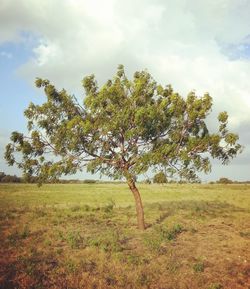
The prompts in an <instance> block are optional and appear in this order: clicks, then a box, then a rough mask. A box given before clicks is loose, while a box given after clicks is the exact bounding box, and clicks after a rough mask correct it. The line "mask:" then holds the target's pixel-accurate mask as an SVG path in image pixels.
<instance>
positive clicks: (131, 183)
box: [127, 179, 145, 230]
mask: <svg viewBox="0 0 250 289" xmlns="http://www.w3.org/2000/svg"><path fill="white" fill-rule="evenodd" d="M127 183H128V186H129V188H130V190H131V191H132V193H133V195H134V198H135V207H136V214H137V225H138V229H140V230H145V222H144V211H143V206H142V201H141V196H140V192H139V191H138V189H137V187H136V185H135V181H134V180H133V179H128V180H127Z"/></svg>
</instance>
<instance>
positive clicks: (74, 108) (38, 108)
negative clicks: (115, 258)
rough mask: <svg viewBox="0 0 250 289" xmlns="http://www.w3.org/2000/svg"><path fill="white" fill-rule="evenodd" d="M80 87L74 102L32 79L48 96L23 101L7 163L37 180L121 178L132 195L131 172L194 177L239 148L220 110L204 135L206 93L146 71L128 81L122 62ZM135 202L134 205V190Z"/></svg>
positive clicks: (207, 107)
mask: <svg viewBox="0 0 250 289" xmlns="http://www.w3.org/2000/svg"><path fill="white" fill-rule="evenodd" d="M82 85H83V88H84V91H85V98H84V100H83V102H81V103H80V102H79V101H78V100H77V99H76V98H75V97H74V96H73V95H70V94H68V93H67V92H66V90H64V89H62V90H60V91H59V90H57V89H56V88H55V86H54V85H53V84H51V83H50V81H49V80H43V79H40V78H38V79H37V80H36V86H37V87H39V88H43V89H44V92H45V95H46V97H47V99H46V101H45V102H44V103H43V104H42V105H35V104H34V103H30V105H29V106H28V108H27V109H26V110H25V112H24V114H25V116H26V118H27V119H28V130H29V135H28V136H25V135H24V134H23V133H19V132H13V133H12V135H11V143H10V144H8V145H7V147H6V152H5V158H6V160H7V162H8V164H9V165H13V164H17V166H18V167H19V168H20V169H22V170H23V172H24V175H25V177H26V178H29V177H30V176H31V175H36V176H38V178H39V181H40V182H44V181H45V180H47V179H53V178H59V177H60V176H61V175H67V174H74V173H76V172H77V171H78V170H82V169H83V168H86V169H87V170H88V171H90V172H92V173H96V172H99V173H100V174H103V175H106V176H108V177H111V178H113V179H119V178H125V179H126V180H127V182H128V184H129V187H130V189H131V190H132V192H133V193H134V191H135V190H137V188H136V186H135V182H134V179H135V177H136V176H138V175H140V174H143V173H145V172H147V171H148V170H149V169H150V168H156V169H161V168H164V170H165V171H166V172H167V174H168V175H169V176H172V175H174V174H178V175H179V176H180V177H181V178H186V179H192V180H194V179H196V178H197V172H201V171H203V172H205V173H208V172H209V171H210V168H211V163H210V157H212V158H217V159H219V160H221V161H222V163H223V164H227V163H228V162H229V160H230V159H231V158H233V157H234V156H236V155H237V153H239V152H240V150H241V145H240V144H239V143H238V136H237V135H236V134H234V133H231V132H229V131H228V129H227V121H228V115H227V113H226V112H221V113H220V114H219V116H218V121H219V126H218V131H217V132H212V133H210V132H209V130H208V127H207V124H206V122H205V119H206V117H207V116H208V114H209V113H210V112H211V107H212V98H211V96H210V95H209V94H208V93H206V94H204V95H203V96H202V97H198V96H196V94H195V92H193V91H192V92H190V93H189V94H188V96H187V97H186V98H183V97H182V96H180V95H179V94H178V93H177V92H175V91H174V90H173V89H172V87H171V86H170V85H167V86H162V85H159V84H157V83H156V81H155V80H154V79H153V78H152V76H151V75H150V74H149V73H148V72H147V71H146V70H143V71H139V72H135V73H134V76H133V79H132V80H129V79H128V78H127V76H126V74H125V71H124V67H123V66H122V65H120V66H119V67H118V69H117V73H116V75H115V76H114V78H113V79H111V80H108V81H107V82H106V83H105V84H104V85H103V86H102V87H101V88H99V87H98V84H97V81H96V80H95V77H94V75H90V76H87V77H85V78H84V79H83V81H82ZM17 153H19V154H20V155H19V156H17ZM46 156H47V157H46ZM137 191H138V190H137ZM137 195H139V192H138V194H137ZM134 196H135V193H134ZM136 198H137V199H136ZM135 199H136V204H137V202H141V200H140V195H139V198H138V197H136V196H135ZM138 209H139V207H138V208H137V216H138V214H139V213H138ZM138 224H139V219H138ZM139 227H144V221H143V225H142V224H141V225H139Z"/></svg>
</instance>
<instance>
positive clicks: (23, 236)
mask: <svg viewBox="0 0 250 289" xmlns="http://www.w3.org/2000/svg"><path fill="white" fill-rule="evenodd" d="M29 235H30V230H29V228H28V226H27V225H25V226H24V228H23V230H22V232H20V238H21V239H26V238H27V237H29Z"/></svg>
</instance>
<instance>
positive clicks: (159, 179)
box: [153, 171, 168, 184]
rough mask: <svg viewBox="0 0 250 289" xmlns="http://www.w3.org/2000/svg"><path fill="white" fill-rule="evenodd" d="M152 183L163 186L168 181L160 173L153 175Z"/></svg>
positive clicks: (162, 173)
mask: <svg viewBox="0 0 250 289" xmlns="http://www.w3.org/2000/svg"><path fill="white" fill-rule="evenodd" d="M153 182H154V183H156V184H165V183H167V182H168V180H167V177H166V175H165V174H164V172H162V171H161V172H159V173H157V174H155V175H154V178H153Z"/></svg>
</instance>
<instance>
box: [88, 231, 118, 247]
mask: <svg viewBox="0 0 250 289" xmlns="http://www.w3.org/2000/svg"><path fill="white" fill-rule="evenodd" d="M123 240H124V236H122V235H121V234H120V232H118V231H116V230H107V231H105V232H104V233H102V234H101V235H98V236H95V237H92V238H90V239H89V240H88V242H87V243H88V245H89V246H94V247H98V248H99V249H101V250H103V251H105V252H121V251H122V250H123V247H122V241H123Z"/></svg>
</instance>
